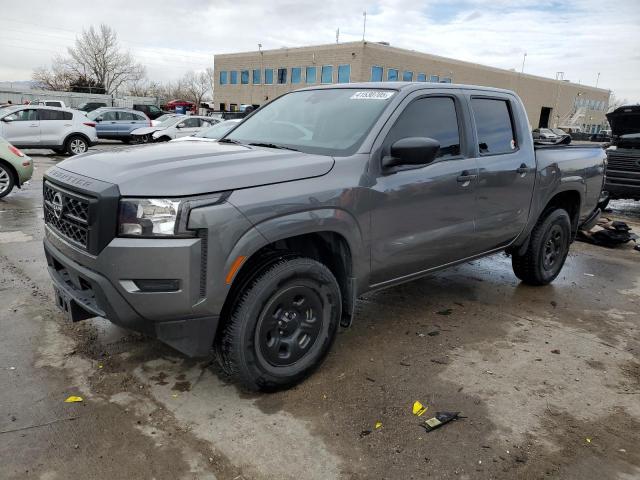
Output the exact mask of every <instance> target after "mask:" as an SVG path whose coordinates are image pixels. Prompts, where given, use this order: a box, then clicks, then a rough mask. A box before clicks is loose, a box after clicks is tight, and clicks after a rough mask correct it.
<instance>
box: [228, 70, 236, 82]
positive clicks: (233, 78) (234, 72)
mask: <svg viewBox="0 0 640 480" xmlns="http://www.w3.org/2000/svg"><path fill="white" fill-rule="evenodd" d="M229 73H230V76H231V82H230V83H231V85H236V84H237V83H238V72H237V71H236V70H231V72H229Z"/></svg>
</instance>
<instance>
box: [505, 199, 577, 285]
mask: <svg viewBox="0 0 640 480" xmlns="http://www.w3.org/2000/svg"><path fill="white" fill-rule="evenodd" d="M570 241H571V219H570V218H569V214H568V213H567V211H566V210H563V209H556V210H547V211H546V212H545V213H543V214H542V215H541V217H540V219H539V220H538V223H536V226H535V227H534V228H533V231H532V232H531V239H530V241H529V247H528V248H527V251H526V252H525V253H524V255H517V254H515V253H514V254H513V255H512V256H511V264H512V266H513V272H514V273H515V274H516V277H518V278H519V279H520V280H522V281H523V282H524V283H527V284H529V285H547V284H549V283H551V282H552V281H553V280H554V279H555V278H556V277H557V276H558V274H559V273H560V270H562V266H563V265H564V262H565V260H566V259H567V255H568V253H569V244H570Z"/></svg>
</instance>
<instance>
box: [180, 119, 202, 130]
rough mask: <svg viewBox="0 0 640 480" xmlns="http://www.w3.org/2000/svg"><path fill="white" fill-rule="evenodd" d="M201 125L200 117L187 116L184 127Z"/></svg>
mask: <svg viewBox="0 0 640 480" xmlns="http://www.w3.org/2000/svg"><path fill="white" fill-rule="evenodd" d="M199 126H200V119H199V118H187V119H186V120H185V121H184V128H196V127H199Z"/></svg>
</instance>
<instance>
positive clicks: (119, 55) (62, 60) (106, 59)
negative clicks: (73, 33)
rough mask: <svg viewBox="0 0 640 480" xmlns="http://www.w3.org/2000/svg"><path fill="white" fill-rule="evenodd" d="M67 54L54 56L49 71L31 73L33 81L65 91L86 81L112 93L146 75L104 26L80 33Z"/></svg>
mask: <svg viewBox="0 0 640 480" xmlns="http://www.w3.org/2000/svg"><path fill="white" fill-rule="evenodd" d="M67 52H68V54H69V55H68V56H67V57H61V56H57V57H54V59H53V62H52V68H51V70H50V71H48V70H46V69H44V68H39V69H37V70H36V71H34V73H33V78H34V80H36V81H38V82H40V83H41V84H42V85H44V86H47V87H49V88H52V89H61V90H68V89H69V85H71V84H73V82H74V81H77V79H88V80H89V81H91V82H93V83H95V84H97V85H102V86H103V87H104V89H105V91H106V93H108V94H113V93H116V92H117V91H118V89H120V88H121V87H123V86H124V85H126V84H127V83H130V82H136V81H140V80H141V79H143V78H144V76H145V68H144V66H143V65H141V64H140V63H137V62H135V60H134V59H133V57H132V56H131V53H129V52H128V51H126V50H122V48H121V47H120V44H119V42H118V35H117V33H116V31H115V30H113V29H112V28H111V27H109V26H108V25H105V24H101V25H100V27H99V28H97V29H96V28H94V27H93V26H91V27H89V29H88V30H83V32H82V34H81V35H80V36H79V37H77V38H76V41H75V44H74V46H73V47H69V48H68V49H67Z"/></svg>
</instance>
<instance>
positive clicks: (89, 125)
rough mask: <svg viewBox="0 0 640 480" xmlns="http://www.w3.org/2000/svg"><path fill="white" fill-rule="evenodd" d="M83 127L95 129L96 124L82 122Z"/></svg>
mask: <svg viewBox="0 0 640 480" xmlns="http://www.w3.org/2000/svg"><path fill="white" fill-rule="evenodd" d="M82 124H83V125H86V126H87V127H95V126H96V124H95V122H82Z"/></svg>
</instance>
